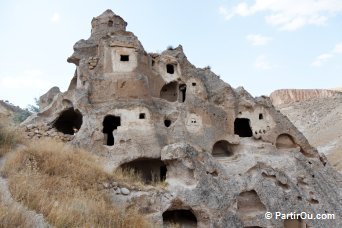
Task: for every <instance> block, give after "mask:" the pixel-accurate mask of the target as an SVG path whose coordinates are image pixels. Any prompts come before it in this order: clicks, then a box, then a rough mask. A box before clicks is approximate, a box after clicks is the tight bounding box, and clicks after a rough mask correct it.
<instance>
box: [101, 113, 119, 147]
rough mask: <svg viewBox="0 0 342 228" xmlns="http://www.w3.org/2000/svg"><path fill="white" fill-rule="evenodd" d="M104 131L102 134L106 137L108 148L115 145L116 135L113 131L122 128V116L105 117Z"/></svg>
mask: <svg viewBox="0 0 342 228" xmlns="http://www.w3.org/2000/svg"><path fill="white" fill-rule="evenodd" d="M102 125H103V130H102V132H103V133H104V135H105V144H106V145H107V146H113V145H114V134H113V131H114V130H116V129H117V128H118V126H121V118H120V116H114V115H108V116H105V118H104V119H103V122H102Z"/></svg>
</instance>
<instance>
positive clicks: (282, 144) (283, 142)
mask: <svg viewBox="0 0 342 228" xmlns="http://www.w3.org/2000/svg"><path fill="white" fill-rule="evenodd" d="M276 147H277V148H278V149H288V148H296V147H297V144H296V143H295V142H294V140H293V137H292V136H291V135H289V134H280V135H279V136H278V137H277V140H276Z"/></svg>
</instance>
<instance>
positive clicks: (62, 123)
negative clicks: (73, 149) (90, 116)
mask: <svg viewBox="0 0 342 228" xmlns="http://www.w3.org/2000/svg"><path fill="white" fill-rule="evenodd" d="M82 119H83V116H82V114H81V112H80V111H78V110H77V109H76V110H74V108H69V109H66V110H64V111H63V112H61V114H60V115H59V117H58V118H57V119H56V120H55V122H54V123H53V127H54V128H56V129H57V131H59V132H62V133H63V134H68V135H73V134H75V133H76V132H77V131H78V130H80V128H81V125H82Z"/></svg>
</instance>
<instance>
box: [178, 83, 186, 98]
mask: <svg viewBox="0 0 342 228" xmlns="http://www.w3.org/2000/svg"><path fill="white" fill-rule="evenodd" d="M185 96H186V85H185V84H181V85H179V99H178V100H179V102H184V101H185Z"/></svg>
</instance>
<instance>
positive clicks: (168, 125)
mask: <svg viewBox="0 0 342 228" xmlns="http://www.w3.org/2000/svg"><path fill="white" fill-rule="evenodd" d="M164 125H165V127H170V126H171V120H169V119H165V120H164Z"/></svg>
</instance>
